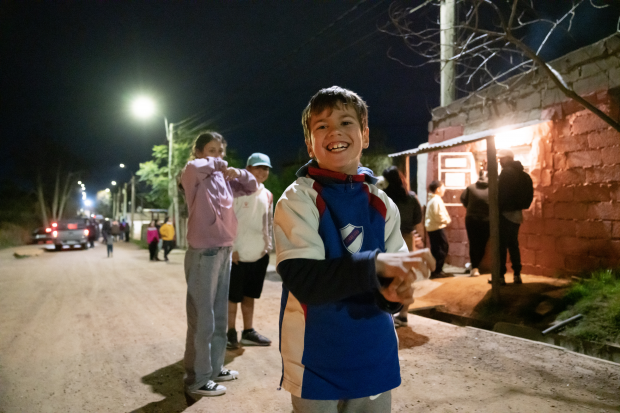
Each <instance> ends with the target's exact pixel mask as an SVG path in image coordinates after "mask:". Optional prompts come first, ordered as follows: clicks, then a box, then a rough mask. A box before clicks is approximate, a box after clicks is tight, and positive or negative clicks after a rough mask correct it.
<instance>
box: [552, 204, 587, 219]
mask: <svg viewBox="0 0 620 413" xmlns="http://www.w3.org/2000/svg"><path fill="white" fill-rule="evenodd" d="M553 209H554V214H555V218H558V219H586V218H587V216H588V205H587V204H583V203H577V202H557V203H556V204H555V205H554V208H553Z"/></svg>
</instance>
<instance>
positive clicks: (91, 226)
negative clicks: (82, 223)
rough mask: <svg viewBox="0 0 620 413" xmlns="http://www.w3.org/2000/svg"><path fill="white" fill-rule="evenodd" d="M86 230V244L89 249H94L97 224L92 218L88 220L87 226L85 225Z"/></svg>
mask: <svg viewBox="0 0 620 413" xmlns="http://www.w3.org/2000/svg"><path fill="white" fill-rule="evenodd" d="M86 229H88V238H87V239H88V244H89V245H90V247H91V248H94V247H95V240H96V239H97V230H98V226H97V222H96V221H95V219H94V218H91V219H89V220H88V224H87V225H86Z"/></svg>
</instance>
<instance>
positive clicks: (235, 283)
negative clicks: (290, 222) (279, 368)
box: [226, 153, 273, 349]
mask: <svg viewBox="0 0 620 413" xmlns="http://www.w3.org/2000/svg"><path fill="white" fill-rule="evenodd" d="M269 168H271V162H270V160H269V157H268V156H267V155H265V154H263V153H253V154H252V155H250V157H249V158H248V161H247V164H246V169H247V170H248V172H250V173H251V174H252V175H254V176H255V177H256V181H257V182H258V184H259V187H258V190H257V191H256V192H254V193H253V194H250V195H248V196H240V197H237V198H235V199H234V203H233V207H234V210H235V215H236V216H237V222H238V223H239V224H238V227H237V228H238V229H237V238H236V239H235V243H234V244H233V253H232V262H233V265H232V268H231V272H230V287H229V290H228V334H227V336H228V342H227V344H226V347H227V348H229V349H236V348H239V341H238V337H237V330H236V329H235V319H236V317H237V304H239V303H241V313H242V315H243V328H244V329H243V331H242V332H241V344H243V345H244V346H268V345H270V344H271V340H269V339H268V338H267V337H265V336H263V335H262V334H259V333H258V332H257V331H256V330H254V328H253V326H252V320H253V318H254V300H255V299H257V298H260V295H261V293H262V291H263V283H264V282H265V275H266V273H267V266H268V265H269V252H270V251H271V250H272V249H273V242H272V236H271V234H272V232H273V195H272V194H271V192H270V191H269V190H268V189H267V188H265V185H263V183H264V182H265V181H266V180H267V178H268V177H269Z"/></svg>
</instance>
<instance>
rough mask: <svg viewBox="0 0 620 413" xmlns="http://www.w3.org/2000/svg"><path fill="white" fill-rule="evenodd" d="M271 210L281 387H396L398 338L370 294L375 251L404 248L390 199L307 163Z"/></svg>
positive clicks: (309, 393)
mask: <svg viewBox="0 0 620 413" xmlns="http://www.w3.org/2000/svg"><path fill="white" fill-rule="evenodd" d="M297 176H298V177H299V178H298V179H297V180H296V181H295V182H294V183H293V184H292V185H290V186H289V187H288V188H287V189H286V191H285V192H284V194H283V195H282V197H281V198H280V200H279V202H278V204H277V206H276V212H275V220H274V233H275V239H276V253H277V270H278V273H279V274H280V275H281V276H282V279H283V286H282V301H281V309H280V353H281V355H282V364H283V369H282V370H283V371H282V387H284V389H286V390H287V391H289V392H290V393H291V394H293V395H295V396H297V397H301V398H305V399H314V400H341V399H353V398H360V397H368V396H372V395H377V394H380V393H383V392H385V391H388V390H391V389H393V388H395V387H398V386H399V385H400V366H399V363H398V342H397V337H396V332H395V330H394V324H393V321H392V317H391V315H390V313H394V312H396V311H398V310H399V309H400V307H401V306H400V304H398V303H391V302H389V301H387V300H385V299H384V297H383V296H382V295H381V294H380V293H379V288H380V284H384V282H386V283H389V281H390V280H382V279H380V277H377V274H376V272H375V257H376V255H377V254H378V253H379V252H404V251H407V246H406V244H405V242H404V240H403V238H402V235H401V233H400V216H399V214H398V209H397V207H396V205H395V204H394V203H393V202H392V201H391V200H390V199H389V198H388V196H387V195H386V194H385V193H384V192H382V191H380V190H379V189H377V187H375V186H374V183H375V182H376V179H375V178H374V177H373V176H372V171H370V170H369V169H367V168H359V169H358V175H345V174H341V173H337V172H332V171H328V170H324V169H320V168H319V167H318V165H317V164H316V162H314V161H312V162H309V163H308V164H307V165H305V166H304V167H303V168H301V169H300V170H299V171H298V173H297Z"/></svg>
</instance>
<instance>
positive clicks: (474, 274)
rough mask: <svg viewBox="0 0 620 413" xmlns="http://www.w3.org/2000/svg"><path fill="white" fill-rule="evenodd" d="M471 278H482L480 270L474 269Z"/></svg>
mask: <svg viewBox="0 0 620 413" xmlns="http://www.w3.org/2000/svg"><path fill="white" fill-rule="evenodd" d="M469 276H470V277H479V276H480V271H478V268H474V269H472V270H471V274H469Z"/></svg>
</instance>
